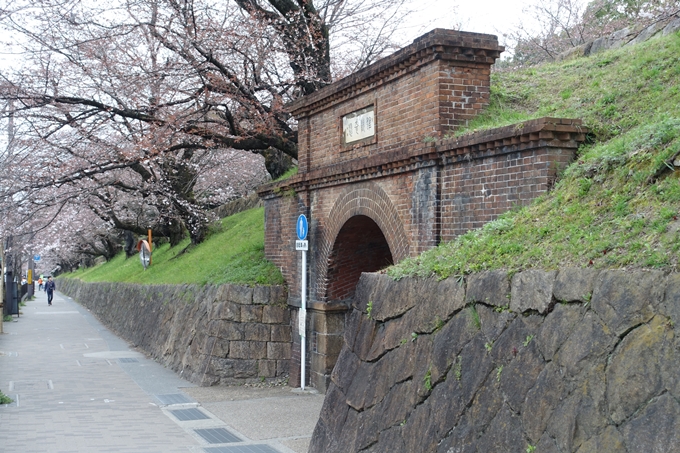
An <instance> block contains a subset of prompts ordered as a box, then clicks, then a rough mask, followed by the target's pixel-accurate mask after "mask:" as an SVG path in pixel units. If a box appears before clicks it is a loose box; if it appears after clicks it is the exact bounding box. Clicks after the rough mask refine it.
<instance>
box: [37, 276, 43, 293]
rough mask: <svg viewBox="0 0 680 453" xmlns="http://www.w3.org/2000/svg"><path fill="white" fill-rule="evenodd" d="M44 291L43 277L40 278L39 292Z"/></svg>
mask: <svg viewBox="0 0 680 453" xmlns="http://www.w3.org/2000/svg"><path fill="white" fill-rule="evenodd" d="M42 290H43V279H42V277H40V278H39V279H38V291H42Z"/></svg>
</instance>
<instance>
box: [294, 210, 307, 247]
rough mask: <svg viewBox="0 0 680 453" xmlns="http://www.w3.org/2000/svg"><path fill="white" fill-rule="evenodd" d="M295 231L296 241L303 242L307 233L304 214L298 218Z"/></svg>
mask: <svg viewBox="0 0 680 453" xmlns="http://www.w3.org/2000/svg"><path fill="white" fill-rule="evenodd" d="M295 231H297V237H298V239H299V240H301V241H304V240H305V238H306V237H307V232H308V231H309V224H308V223H307V217H306V216H305V215H304V214H300V217H298V219H297V226H296V228H295Z"/></svg>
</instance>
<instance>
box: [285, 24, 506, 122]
mask: <svg viewBox="0 0 680 453" xmlns="http://www.w3.org/2000/svg"><path fill="white" fill-rule="evenodd" d="M504 50H505V48H504V47H503V46H499V45H498V39H497V38H496V36H493V35H486V34H481V33H470V32H460V31H453V30H445V29H435V30H432V31H431V32H429V33H427V34H425V35H423V36H421V37H419V38H417V39H415V40H414V41H413V43H412V44H411V45H409V46H406V47H404V48H403V49H401V50H399V51H397V52H395V53H394V54H392V55H390V56H388V57H386V58H383V59H381V60H380V61H377V62H376V63H374V64H372V65H370V66H368V67H366V68H364V69H362V70H360V71H358V72H356V73H354V74H352V75H350V76H347V77H345V78H344V79H341V80H339V81H337V82H335V83H333V84H332V85H329V86H327V87H324V88H323V89H321V90H319V91H317V92H315V93H312V94H310V95H307V96H305V97H303V98H300V99H298V100H296V101H293V102H291V103H289V104H288V105H287V109H288V110H289V111H290V112H291V113H292V114H293V115H295V117H297V118H298V119H299V118H302V117H307V116H309V115H311V114H313V113H316V112H318V111H321V110H324V109H327V108H330V107H332V106H333V105H335V104H338V103H340V102H343V101H345V100H347V99H349V98H352V97H356V96H358V95H360V94H362V93H365V92H366V91H369V90H372V89H375V88H376V86H378V85H382V84H386V83H388V82H391V81H393V80H395V79H397V78H399V77H401V76H404V75H406V74H408V73H410V72H413V71H416V70H418V69H419V68H421V67H422V66H424V65H426V64H428V63H430V62H432V61H436V60H443V61H455V62H456V65H458V66H461V67H468V66H478V65H482V66H491V65H492V64H493V63H494V62H495V61H496V59H497V58H498V57H499V56H500V54H501V52H503V51H504Z"/></svg>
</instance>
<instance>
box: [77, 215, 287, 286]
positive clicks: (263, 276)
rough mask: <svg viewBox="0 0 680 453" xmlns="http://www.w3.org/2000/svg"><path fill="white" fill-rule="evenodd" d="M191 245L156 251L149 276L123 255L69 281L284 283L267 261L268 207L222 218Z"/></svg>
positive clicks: (135, 260)
mask: <svg viewBox="0 0 680 453" xmlns="http://www.w3.org/2000/svg"><path fill="white" fill-rule="evenodd" d="M188 245H189V240H188V239H187V240H186V241H184V242H183V243H181V244H179V245H178V246H176V247H172V248H171V247H170V246H169V245H168V244H165V245H163V246H160V247H158V248H157V249H155V250H154V252H153V257H152V258H153V264H152V265H151V266H150V267H149V268H148V269H147V270H146V271H145V270H144V269H143V268H142V265H141V263H140V261H139V258H138V257H137V256H134V257H132V258H130V259H125V254H119V255H118V256H117V257H115V258H114V259H113V260H111V261H109V262H107V263H104V264H102V265H99V266H95V267H91V268H87V269H82V270H79V271H77V272H74V273H71V274H67V275H65V276H66V277H75V278H80V279H81V280H84V281H91V282H94V281H109V282H134V283H147V284H160V283H171V284H177V283H197V284H205V283H217V284H218V283H245V284H270V285H271V284H281V283H283V277H282V276H281V273H280V272H279V270H278V269H277V268H276V266H274V265H273V264H272V263H270V262H269V261H267V260H265V258H264V208H256V209H251V210H248V211H245V212H241V213H239V214H235V215H233V216H230V217H227V218H226V219H222V227H221V229H220V231H217V232H215V233H214V234H212V235H211V236H210V237H209V238H208V239H207V240H206V241H205V242H203V243H202V244H199V245H198V246H196V247H189V248H187V246H188ZM185 249H186V251H185V252H184V253H182V251H183V250H185Z"/></svg>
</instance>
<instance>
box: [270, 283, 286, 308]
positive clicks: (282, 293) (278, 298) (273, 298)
mask: <svg viewBox="0 0 680 453" xmlns="http://www.w3.org/2000/svg"><path fill="white" fill-rule="evenodd" d="M287 300H288V292H287V291H286V288H285V287H283V286H279V285H277V286H272V287H271V290H270V299H269V303H270V304H271V305H286V302H287Z"/></svg>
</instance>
